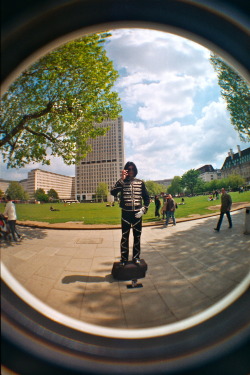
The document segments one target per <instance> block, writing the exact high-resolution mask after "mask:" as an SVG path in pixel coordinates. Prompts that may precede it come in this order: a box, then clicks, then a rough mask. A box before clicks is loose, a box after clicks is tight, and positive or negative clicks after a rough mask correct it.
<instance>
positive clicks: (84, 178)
mask: <svg viewBox="0 0 250 375" xmlns="http://www.w3.org/2000/svg"><path fill="white" fill-rule="evenodd" d="M97 126H99V127H100V126H102V127H109V128H110V129H109V130H108V131H107V133H106V134H105V135H104V136H100V137H97V138H96V139H91V140H89V144H91V146H92V151H91V152H90V153H89V154H88V155H87V156H86V158H84V159H83V160H82V161H81V162H80V163H79V164H78V165H76V173H75V176H76V199H78V200H80V201H90V200H94V199H95V197H96V190H97V187H98V184H99V183H100V182H105V183H106V184H107V185H108V188H109V190H110V189H111V187H112V186H113V185H114V184H115V182H116V181H117V180H118V179H119V178H120V176H121V170H122V168H123V166H124V140H123V118H122V117H119V118H118V119H116V120H110V119H108V120H105V121H103V122H102V123H101V124H97Z"/></svg>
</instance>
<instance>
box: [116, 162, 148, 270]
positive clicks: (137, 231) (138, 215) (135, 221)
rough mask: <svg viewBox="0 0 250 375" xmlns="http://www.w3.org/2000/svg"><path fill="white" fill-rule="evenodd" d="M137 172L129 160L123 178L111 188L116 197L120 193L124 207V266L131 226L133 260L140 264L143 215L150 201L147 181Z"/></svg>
mask: <svg viewBox="0 0 250 375" xmlns="http://www.w3.org/2000/svg"><path fill="white" fill-rule="evenodd" d="M137 173H138V170H137V168H136V165H135V164H134V163H133V162H131V161H128V162H127V163H126V165H125V167H124V169H123V170H122V173H121V178H120V179H119V180H118V181H117V182H116V184H115V186H114V187H113V188H112V190H111V194H112V195H114V196H115V197H116V196H117V194H118V193H120V207H121V209H122V218H121V224H122V239H121V265H123V266H124V265H125V264H126V263H127V262H128V255H129V233H130V228H131V227H132V228H133V236H134V245H133V261H134V262H135V263H136V264H140V253H141V230H142V215H143V214H146V212H147V210H148V206H149V203H150V198H149V195H148V192H147V189H146V186H145V183H144V182H143V181H142V180H139V179H137V178H135V177H136V175H137ZM142 200H143V205H142Z"/></svg>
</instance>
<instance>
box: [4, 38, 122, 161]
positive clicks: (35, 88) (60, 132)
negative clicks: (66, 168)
mask: <svg viewBox="0 0 250 375" xmlns="http://www.w3.org/2000/svg"><path fill="white" fill-rule="evenodd" d="M108 36H110V34H108V33H102V34H92V35H88V36H84V37H82V38H80V39H78V40H74V41H71V42H69V43H66V44H64V45H62V46H61V47H59V48H57V49H55V50H53V51H51V52H50V53H48V54H47V55H45V56H44V57H42V58H41V59H40V60H38V61H37V62H36V63H34V64H33V65H31V66H30V67H29V68H28V69H26V70H25V71H23V73H22V74H21V75H20V76H19V77H18V78H17V79H16V80H15V82H14V83H13V84H12V85H11V86H10V87H9V89H8V91H7V92H6V93H5V94H4V95H3V98H2V120H1V130H0V148H1V149H2V155H3V160H4V162H6V163H7V167H11V168H16V167H24V166H25V165H26V164H28V163H30V162H41V163H42V164H47V165H49V164H50V160H49V159H50V156H59V157H62V158H63V160H64V163H65V164H68V165H70V164H75V163H76V162H78V161H79V160H80V159H82V158H83V157H85V156H86V155H87V153H88V152H89V151H91V146H90V145H89V144H88V139H90V138H96V137H97V136H101V135H104V134H105V133H106V131H107V130H108V128H101V127H98V125H97V124H98V123H101V122H102V121H103V120H105V119H107V118H111V119H116V118H117V117H118V116H119V114H120V112H121V110H122V109H121V106H120V104H119V98H118V94H117V93H116V92H114V91H112V87H113V85H114V83H115V81H116V79H117V78H118V73H117V71H116V70H114V67H113V63H112V61H110V60H109V59H108V57H107V55H106V51H105V49H104V46H103V45H104V42H105V40H106V38H107V37H108Z"/></svg>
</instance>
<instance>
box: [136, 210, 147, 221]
mask: <svg viewBox="0 0 250 375" xmlns="http://www.w3.org/2000/svg"><path fill="white" fill-rule="evenodd" d="M144 214H145V209H144V207H142V208H141V209H140V211H138V212H137V213H136V214H135V217H136V218H137V219H140V218H141V217H142V215H144Z"/></svg>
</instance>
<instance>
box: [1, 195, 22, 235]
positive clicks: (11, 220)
mask: <svg viewBox="0 0 250 375" xmlns="http://www.w3.org/2000/svg"><path fill="white" fill-rule="evenodd" d="M6 198H7V204H6V206H5V210H4V213H3V215H4V217H6V218H7V219H8V224H9V228H10V232H11V234H12V238H13V240H14V241H17V238H16V234H17V237H18V238H21V235H20V234H19V233H18V232H17V230H16V219H17V216H16V208H15V205H14V203H13V202H12V199H11V197H10V196H9V195H7V197H6Z"/></svg>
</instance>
